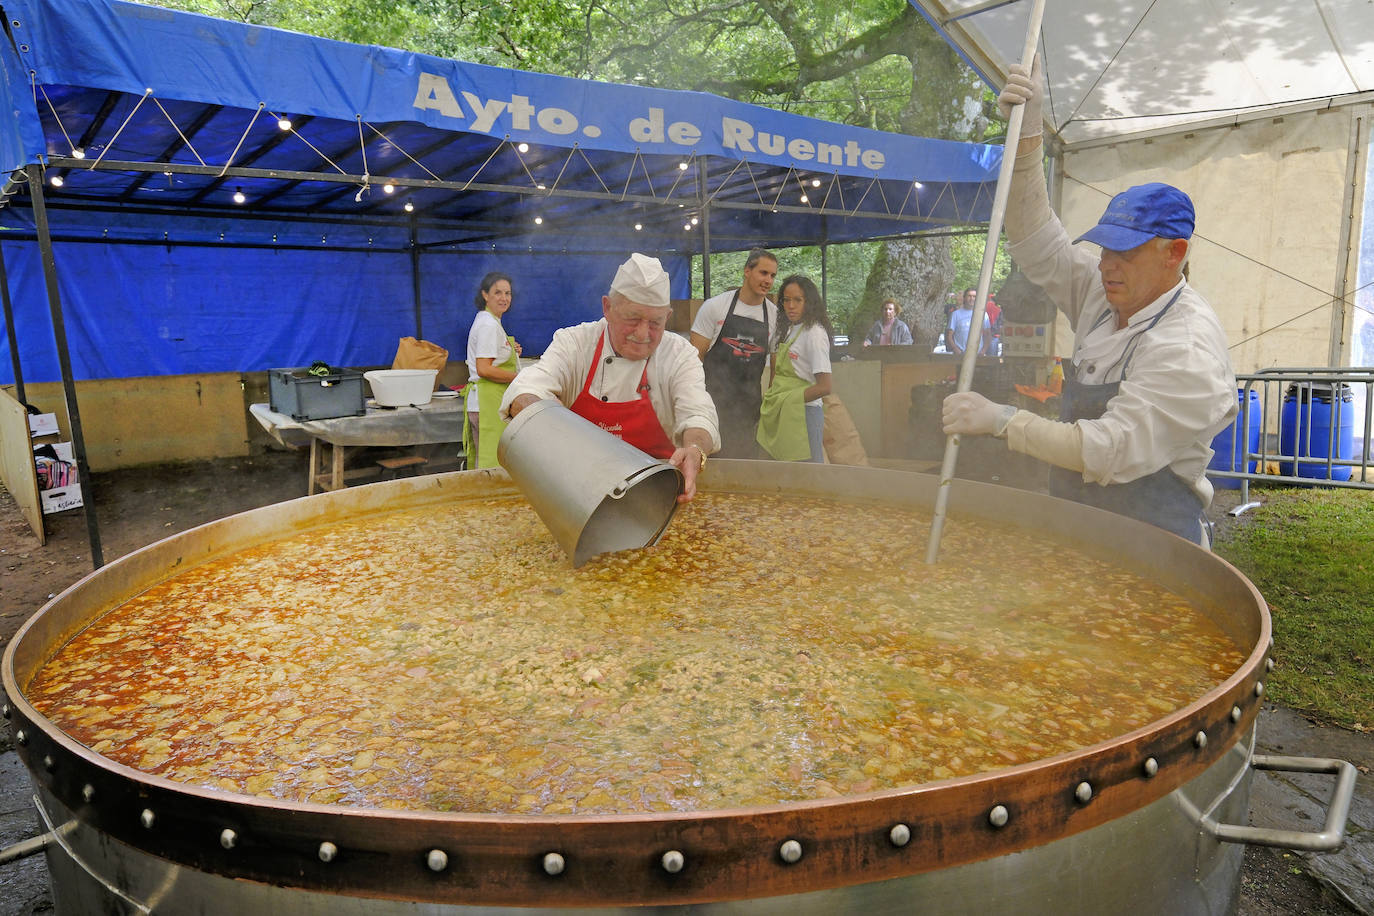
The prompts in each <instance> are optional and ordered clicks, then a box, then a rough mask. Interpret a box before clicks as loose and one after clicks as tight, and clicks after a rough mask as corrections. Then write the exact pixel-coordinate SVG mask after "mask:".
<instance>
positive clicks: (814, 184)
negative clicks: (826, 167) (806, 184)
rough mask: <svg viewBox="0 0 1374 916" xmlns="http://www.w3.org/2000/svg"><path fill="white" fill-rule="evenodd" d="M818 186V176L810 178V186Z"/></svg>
mask: <svg viewBox="0 0 1374 916" xmlns="http://www.w3.org/2000/svg"><path fill="white" fill-rule="evenodd" d="M820 186H821V180H820V179H819V178H812V179H811V187H813V188H819V187H820Z"/></svg>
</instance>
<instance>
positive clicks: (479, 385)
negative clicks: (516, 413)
mask: <svg viewBox="0 0 1374 916" xmlns="http://www.w3.org/2000/svg"><path fill="white" fill-rule="evenodd" d="M514 295H515V292H514V287H513V286H512V284H511V278H510V276H509V275H507V274H504V273H502V272H501V271H499V270H493V271H491V272H490V273H488V274H487V275H486V276H485V277H483V278H482V285H481V286H479V287H478V289H477V296H476V297H475V300H474V302H475V304H476V306H477V308H478V312H477V317H476V318H475V319H474V320H473V322H472V329H471V330H470V331H468V386H467V414H468V416H467V422H466V423H465V424H464V429H463V444H464V450H465V452H466V454H467V457H468V462H467V466H468V467H469V468H494V467H496V442H497V440H498V439H500V438H501V431H502V430H503V429H505V427H506V422H505V421H504V420H502V419H501V410H500V408H501V397H502V396H503V395H504V394H505V393H506V386H507V385H509V384H510V383H511V380H512V379H514V378H515V374H516V373H517V372H519V371H520V345H519V344H518V343H516V342H515V338H514V337H510V336H508V335H507V334H506V329H505V328H503V327H502V326H501V316H502V315H504V314H506V312H507V311H509V310H510V307H511V301H512V299H513V297H514Z"/></svg>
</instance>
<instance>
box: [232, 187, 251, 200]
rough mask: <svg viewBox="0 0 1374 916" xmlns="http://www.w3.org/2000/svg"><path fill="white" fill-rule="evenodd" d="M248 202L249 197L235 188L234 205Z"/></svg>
mask: <svg viewBox="0 0 1374 916" xmlns="http://www.w3.org/2000/svg"><path fill="white" fill-rule="evenodd" d="M247 200H248V196H247V195H246V194H244V193H243V191H241V190H240V189H238V188H234V203H236V204H241V203H245V202H246V201H247Z"/></svg>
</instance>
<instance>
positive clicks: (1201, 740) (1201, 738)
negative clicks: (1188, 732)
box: [1193, 732, 1207, 750]
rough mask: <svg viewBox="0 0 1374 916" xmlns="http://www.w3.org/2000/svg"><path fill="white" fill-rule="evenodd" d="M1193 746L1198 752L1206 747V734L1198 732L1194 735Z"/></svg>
mask: <svg viewBox="0 0 1374 916" xmlns="http://www.w3.org/2000/svg"><path fill="white" fill-rule="evenodd" d="M1193 744H1194V745H1195V746H1196V747H1197V748H1198V750H1201V749H1202V748H1204V747H1206V746H1207V733H1206V732H1198V733H1197V734H1196V735H1194V736H1193Z"/></svg>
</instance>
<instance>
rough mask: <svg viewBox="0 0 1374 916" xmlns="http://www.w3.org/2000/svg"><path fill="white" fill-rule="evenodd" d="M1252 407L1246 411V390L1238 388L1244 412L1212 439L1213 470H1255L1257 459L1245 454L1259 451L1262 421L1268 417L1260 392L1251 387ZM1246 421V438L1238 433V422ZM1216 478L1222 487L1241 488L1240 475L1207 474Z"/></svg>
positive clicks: (1211, 468)
mask: <svg viewBox="0 0 1374 916" xmlns="http://www.w3.org/2000/svg"><path fill="white" fill-rule="evenodd" d="M1249 394H1250V397H1249V402H1250V411H1249V413H1248V414H1247V413H1246V407H1245V402H1246V400H1247V399H1246V391H1245V389H1244V388H1240V389H1238V390H1237V391H1236V397H1237V398H1238V399H1239V400H1240V413H1238V414H1236V418H1235V420H1233V421H1232V422H1231V425H1230V426H1228V427H1226V428H1225V429H1223V430H1222V431H1221V432H1219V433H1217V434H1216V436H1215V438H1213V439H1212V451H1213V452H1214V453H1215V454H1213V455H1212V460H1211V461H1209V462H1208V463H1207V467H1208V469H1209V470H1213V471H1239V470H1241V469H1242V468H1244V469H1245V470H1246V471H1247V472H1250V473H1253V472H1254V470H1255V462H1254V461H1253V460H1252V461H1249V462H1247V461H1246V460H1245V456H1246V455H1248V454H1250V453H1251V452H1256V451H1259V437H1260V425H1261V423H1262V421H1263V420H1264V414H1263V413H1262V412H1261V411H1260V400H1259V392H1258V391H1256V390H1255V389H1253V388H1251V389H1250V392H1249ZM1237 423H1245V424H1246V429H1245V435H1244V439H1243V440H1241V439H1238V438H1237V436H1236V424H1237ZM1207 476H1208V479H1209V480H1211V481H1212V486H1214V487H1217V488H1218V489H1222V490H1238V489H1240V478H1239V477H1213V476H1212V475H1210V474H1209V475H1207Z"/></svg>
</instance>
